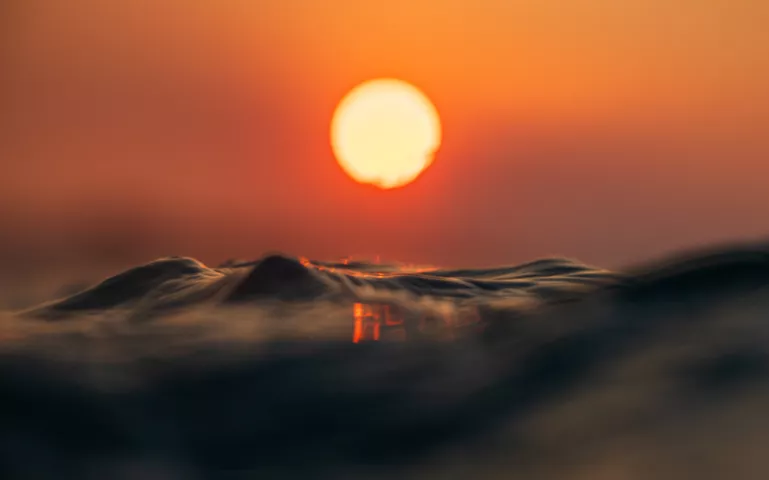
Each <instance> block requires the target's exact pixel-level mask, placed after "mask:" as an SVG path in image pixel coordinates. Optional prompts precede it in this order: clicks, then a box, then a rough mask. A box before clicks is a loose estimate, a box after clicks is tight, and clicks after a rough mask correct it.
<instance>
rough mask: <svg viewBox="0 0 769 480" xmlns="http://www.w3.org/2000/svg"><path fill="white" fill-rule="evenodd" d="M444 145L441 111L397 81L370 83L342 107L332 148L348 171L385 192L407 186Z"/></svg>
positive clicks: (336, 117) (334, 126)
mask: <svg viewBox="0 0 769 480" xmlns="http://www.w3.org/2000/svg"><path fill="white" fill-rule="evenodd" d="M440 143H441V125H440V120H439V118H438V112H437V110H436V109H435V107H434V106H433V104H432V103H431V102H430V100H429V99H428V98H427V97H426V96H425V95H424V94H423V93H422V92H420V91H419V90H418V89H417V88H416V87H414V86H413V85H410V84H408V83H406V82H404V81H401V80H396V79H378V80H370V81H368V82H364V83H362V84H360V85H358V86H357V87H355V88H354V89H352V90H351V91H350V92H349V93H348V94H347V95H346V96H345V97H344V98H343V99H342V101H341V102H340V103H339V106H338V107H337V109H336V111H335V112H334V117H333V119H332V121H331V145H332V147H333V150H334V154H335V155H336V158H337V160H338V161H339V164H340V165H341V166H342V168H343V169H344V171H345V172H347V174H348V175H350V176H351V177H352V178H353V179H355V180H357V181H358V182H360V183H369V184H372V185H376V186H378V187H380V188H394V187H400V186H403V185H406V184H408V183H410V182H412V181H413V180H414V179H416V178H417V177H418V176H419V174H420V173H422V172H423V171H424V170H425V169H426V168H427V167H428V166H430V164H431V163H432V161H433V156H434V154H435V151H436V150H437V149H438V147H439V146H440Z"/></svg>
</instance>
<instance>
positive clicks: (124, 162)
mask: <svg viewBox="0 0 769 480" xmlns="http://www.w3.org/2000/svg"><path fill="white" fill-rule="evenodd" d="M0 8H2V10H0V22H2V24H0V36H1V37H0V72H2V77H0V78H1V79H2V80H0V82H2V83H0V99H2V103H0V106H2V108H0V159H1V160H0V228H2V229H3V231H4V232H6V233H4V238H3V240H2V243H1V244H0V256H3V258H15V259H18V258H28V257H29V256H36V257H38V258H43V257H45V258H48V257H50V258H52V259H53V258H55V257H62V258H70V259H71V258H80V257H88V258H91V259H99V258H102V257H103V258H109V257H114V256H129V257H131V258H132V259H134V258H135V259H137V260H140V259H144V260H149V259H152V258H154V257H157V256H162V255H189V256H194V257H197V258H200V259H201V260H203V261H204V262H210V263H216V262H218V261H221V260H224V259H227V258H233V257H237V258H256V257H259V256H261V255H262V254H263V253H265V252H267V251H283V252H286V253H289V254H292V255H301V256H307V257H312V258H321V259H328V258H336V257H341V256H345V255H369V256H373V255H380V257H381V258H383V259H392V260H400V261H405V262H413V263H430V264H438V265H446V266H485V265H494V264H502V263H516V262H522V261H527V260H531V259H533V258H536V257H542V256H548V255H560V256H568V257H575V258H578V259H580V260H583V261H586V262H589V263H593V264H599V265H601V266H606V267H620V266H623V265H628V264H634V263H638V262H640V261H644V260H647V259H651V258H655V257H657V256H659V255H663V254H666V253H669V252H672V251H676V250H680V249H682V248H689V247H693V246H698V245H703V244H710V243H714V242H727V241H741V240H754V239H761V238H769V193H767V192H768V191H769V189H767V184H768V183H769V133H767V128H768V127H769V89H767V88H766V86H767V85H769V30H767V29H766V28H765V26H766V25H767V24H768V23H769V3H767V2H765V1H764V0H733V1H729V2H726V1H723V0H624V1H621V0H613V1H612V0H602V1H599V0H570V1H565V0H560V1H557V0H540V1H537V2H531V1H526V2H522V1H513V0H472V1H469V0H468V1H459V0H391V1H388V2H382V1H371V0H366V1H361V0H281V1H278V0H275V1H272V0H260V1H246V0H227V1H220V2H203V1H188V0H185V1H182V0H114V1H111V2H104V1H102V0H68V1H66V2H64V1H59V0H6V1H5V2H3V3H2V7H0ZM377 77H396V78H400V79H402V80H405V81H408V82H411V83H413V84H414V85H416V86H417V87H418V88H420V89H421V90H422V91H423V92H424V93H425V94H426V95H427V96H428V97H429V98H430V99H431V100H432V102H433V103H434V104H435V106H436V108H437V109H438V111H439V113H440V116H441V121H442V125H443V143H442V146H441V148H440V150H439V151H438V153H437V155H436V158H435V161H434V163H433V164H432V166H431V167H430V168H429V169H428V170H427V171H426V172H425V173H424V174H423V175H422V176H421V177H420V178H419V179H417V181H416V182H414V183H412V184H410V185H408V186H406V187H404V188H401V189H395V190H391V191H381V190H377V189H376V188H374V187H371V186H365V185H361V184H357V183H355V182H354V181H352V180H351V179H350V178H349V177H347V176H346V175H345V174H344V173H343V171H342V170H341V168H340V167H339V166H338V164H337V163H336V161H335V160H334V158H333V154H332V151H331V147H330V143H329V125H330V121H331V116H332V114H333V111H334V108H335V107H336V105H337V103H338V102H339V101H340V100H341V98H342V97H343V96H344V94H345V93H346V92H347V91H349V90H350V89H351V88H353V87H354V86H356V85H357V84H359V83H361V82H363V81H365V80H368V79H371V78H377Z"/></svg>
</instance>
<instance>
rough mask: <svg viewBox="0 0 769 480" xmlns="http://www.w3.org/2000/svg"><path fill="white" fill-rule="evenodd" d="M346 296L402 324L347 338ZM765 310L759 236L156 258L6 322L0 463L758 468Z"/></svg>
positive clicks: (434, 474) (321, 469)
mask: <svg viewBox="0 0 769 480" xmlns="http://www.w3.org/2000/svg"><path fill="white" fill-rule="evenodd" d="M356 304H358V305H364V306H382V305H386V306H387V308H388V311H389V312H392V315H393V318H396V320H397V321H395V322H394V323H396V324H397V325H396V327H397V328H401V327H403V328H404V329H405V326H406V325H411V326H412V327H413V328H412V329H411V330H410V331H409V334H408V335H407V336H406V337H405V338H406V339H405V340H404V336H398V337H392V338H390V337H386V336H385V335H382V338H381V339H380V340H381V341H378V342H377V341H360V342H359V343H353V342H352V341H351V340H352V332H353V327H354V318H353V312H354V305H356ZM768 313H769V248H766V247H765V246H741V247H734V248H723V249H717V250H712V251H709V252H694V253H692V254H689V255H685V256H684V255H682V256H679V257H677V258H672V259H669V260H667V261H664V262H660V263H657V264H655V265H647V266H642V267H639V268H633V269H627V270H624V271H622V272H609V271H605V270H602V269H599V268H594V267H590V266H586V265H582V264H580V263H577V262H574V261H569V260H563V259H546V260H540V261H536V262H532V263H529V264H525V265H520V266H512V267H499V268H493V269H477V270H453V271H446V270H426V269H415V268H406V267H403V266H395V265H389V266H388V265H374V264H369V263H355V262H352V263H348V264H342V263H340V264H335V263H323V262H310V261H306V260H302V259H294V258H290V257H282V256H268V257H265V258H263V259H261V260H260V261H257V262H243V263H230V264H227V265H224V266H221V267H218V268H209V267H206V266H204V265H202V264H200V263H199V262H196V261H194V260H191V259H181V258H174V259H163V260H158V261H156V262H152V263H150V264H147V265H143V266H140V267H137V268H135V269H132V270H128V271H126V272H123V273H121V274H119V275H117V276H115V277H111V278H109V279H107V280H105V281H104V282H102V283H100V284H98V285H95V286H93V287H91V288H88V289H86V290H84V291H82V292H80V293H76V294H75V295H73V296H70V297H66V298H63V299H60V300H56V301H53V302H51V303H48V304H45V305H42V306H39V307H35V308H33V309H29V310H25V311H23V312H9V313H7V314H6V315H5V316H4V317H3V318H2V319H0V328H1V329H0V478H24V479H27V478H45V479H48V478H52V479H54V478H55V479H62V478H94V479H106V478H110V479H112V478H115V479H120V478H131V479H133V478H163V479H166V478H168V479H175V478H180V479H187V478H189V479H197V478H351V479H356V478H392V477H396V478H441V479H443V478H447V479H448V478H473V479H474V478H525V479H537V478H543V479H544V478H558V479H563V478H566V479H583V478H584V479H648V478H657V479H659V478H664V479H667V478H671V479H672V478H726V477H729V478H751V479H752V478H756V479H759V478H761V479H762V478H766V472H767V471H769V455H767V453H769V433H768V432H769V429H768V428H767V427H769V415H767V414H768V413H769V324H768V323H767V321H769V318H768V317H769V315H768ZM428 320H429V321H428ZM397 328H396V329H397ZM396 338H397V339H396Z"/></svg>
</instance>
